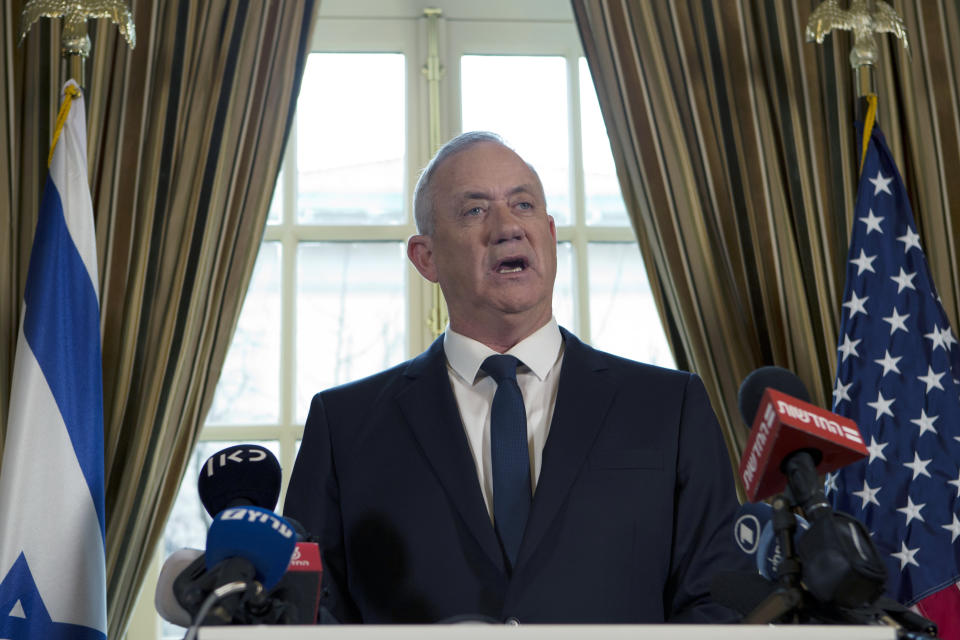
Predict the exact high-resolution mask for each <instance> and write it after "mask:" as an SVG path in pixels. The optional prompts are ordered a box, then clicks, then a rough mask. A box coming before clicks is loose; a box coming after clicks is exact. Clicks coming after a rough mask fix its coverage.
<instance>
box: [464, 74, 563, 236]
mask: <svg viewBox="0 0 960 640" xmlns="http://www.w3.org/2000/svg"><path fill="white" fill-rule="evenodd" d="M460 66H461V83H462V86H461V99H462V100H463V104H462V107H461V109H462V123H463V130H464V131H474V130H486V131H493V132H494V133H499V134H500V135H502V136H503V137H504V139H505V140H506V142H507V144H509V145H510V146H511V147H513V148H514V149H516V151H517V153H519V154H520V155H521V156H523V158H524V160H526V161H527V162H529V163H530V164H532V165H533V167H534V168H535V169H536V170H537V173H538V174H539V175H540V180H541V181H542V182H543V188H544V191H545V192H546V196H547V211H549V212H550V213H551V215H553V217H554V218H555V219H556V221H557V224H561V225H563V224H570V161H569V156H570V149H569V135H568V129H569V127H568V120H569V116H568V111H567V64H566V60H565V59H564V58H562V57H559V56H463V57H462V58H461V63H460Z"/></svg>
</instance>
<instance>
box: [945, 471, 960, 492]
mask: <svg viewBox="0 0 960 640" xmlns="http://www.w3.org/2000/svg"><path fill="white" fill-rule="evenodd" d="M947 484H952V485H953V486H955V487H956V488H957V497H958V498H960V471H958V472H957V479H956V480H949V481H948V482H947Z"/></svg>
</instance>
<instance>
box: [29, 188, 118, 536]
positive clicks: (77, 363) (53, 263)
mask: <svg viewBox="0 0 960 640" xmlns="http://www.w3.org/2000/svg"><path fill="white" fill-rule="evenodd" d="M23 297H24V302H25V312H24V321H23V333H24V336H25V338H26V340H27V344H29V345H30V349H31V350H32V351H33V353H34V356H35V357H36V359H37V362H39V363H40V369H41V370H42V371H43V375H44V377H45V378H46V379H47V384H49V385H50V389H51V391H52V392H53V397H54V398H55V399H56V402H57V407H58V408H59V409H60V413H61V415H62V416H63V421H64V422H65V423H66V425H67V432H68V433H69V434H70V441H71V442H72V443H73V448H74V451H75V452H76V455H77V460H78V461H79V462H80V468H81V469H82V470H83V476H84V478H86V480H87V486H88V487H89V489H90V493H91V495H92V496H93V502H94V505H95V506H96V509H97V519H98V520H99V521H100V533H101V536H104V535H105V534H104V529H105V527H104V504H103V495H104V488H103V442H102V439H101V436H100V425H102V424H103V377H102V373H101V371H102V369H101V363H100V321H99V317H100V309H99V303H98V302H97V293H96V290H95V289H94V287H93V283H92V282H91V281H90V275H89V273H88V272H87V268H86V266H85V265H84V263H83V260H82V259H81V257H80V253H79V251H78V250H77V247H76V245H75V244H74V242H73V238H72V237H71V236H70V232H69V230H68V229H67V223H66V220H65V218H64V212H63V203H62V202H61V200H60V194H59V192H58V191H57V188H56V185H55V184H54V182H53V180H52V179H51V178H49V177H48V178H47V183H46V185H45V186H44V190H43V199H42V200H41V203H40V212H39V220H38V221H37V232H36V236H35V237H34V240H33V249H32V251H31V254H30V267H29V270H28V271H27V284H26V289H25V291H24V296H23ZM98 496H99V498H98Z"/></svg>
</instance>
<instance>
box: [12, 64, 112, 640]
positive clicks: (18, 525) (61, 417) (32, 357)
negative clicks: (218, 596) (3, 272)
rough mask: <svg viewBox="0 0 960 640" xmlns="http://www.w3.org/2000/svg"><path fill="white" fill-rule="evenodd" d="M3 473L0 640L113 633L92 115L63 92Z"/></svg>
mask: <svg viewBox="0 0 960 640" xmlns="http://www.w3.org/2000/svg"><path fill="white" fill-rule="evenodd" d="M62 100H63V103H62V107H61V109H60V115H59V117H58V118H57V130H56V132H55V133H54V140H53V147H52V156H51V159H50V161H49V165H50V172H49V175H48V177H47V181H46V185H45V187H44V191H43V197H42V199H41V203H40V211H39V215H38V219H37V228H36V233H35V235H34V240H33V248H32V250H31V254H30V265H29V268H28V271H27V280H26V288H25V290H24V296H23V307H22V313H21V322H20V332H19V335H18V338H17V350H16V358H15V361H14V372H13V382H12V385H11V396H10V413H9V416H8V421H7V431H6V440H5V443H4V448H3V462H2V467H0V523H2V525H0V527H2V534H0V638H11V639H12V640H21V639H25V638H58V639H61V638H62V639H80V638H83V639H84V640H85V639H87V638H90V639H103V640H105V639H106V637H107V635H106V634H107V607H106V601H107V598H106V563H105V548H104V540H105V537H104V528H105V526H104V525H105V519H104V466H103V374H102V368H101V356H100V307H99V300H98V298H99V294H98V284H97V283H98V276H97V262H96V257H97V256H96V246H95V241H96V238H95V233H94V223H93V205H92V202H91V199H90V187H89V184H88V180H87V166H86V158H87V136H86V114H85V109H84V104H83V95H82V93H81V92H80V88H79V87H78V86H77V83H76V82H74V81H73V80H70V81H68V82H67V83H66V84H65V85H64V89H63V94H62Z"/></svg>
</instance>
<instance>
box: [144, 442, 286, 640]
mask: <svg viewBox="0 0 960 640" xmlns="http://www.w3.org/2000/svg"><path fill="white" fill-rule="evenodd" d="M235 444H258V445H260V446H262V447H265V448H267V449H269V450H270V451H272V452H273V455H275V456H278V457H279V455H280V447H279V443H278V442H277V441H275V440H266V441H253V440H251V441H244V442H243V443H241V442H227V441H222V440H221V441H214V440H204V441H200V442H198V443H197V446H196V448H195V449H194V450H193V455H192V456H190V459H189V460H188V461H187V470H186V473H185V474H184V476H183V480H182V481H181V482H180V492H179V493H178V494H177V499H176V501H175V502H174V503H173V510H172V511H171V512H170V519H169V520H167V526H166V528H165V529H164V531H163V552H162V555H163V559H164V560H166V559H167V558H168V557H169V556H170V554H172V553H173V552H174V551H177V550H179V549H184V548H190V549H201V550H203V549H206V548H207V529H209V528H210V522H211V518H210V516H209V514H207V511H206V510H205V509H204V508H203V504H202V503H201V502H200V495H199V494H198V493H197V479H198V478H199V477H200V469H201V468H202V467H203V463H204V462H206V460H207V458H209V457H210V456H212V455H213V454H215V453H216V452H217V451H220V450H221V449H226V448H227V447H231V446H233V445H235ZM183 633H184V629H183V628H182V627H178V626H176V625H173V624H170V623H169V622H167V621H166V620H163V628H162V631H161V634H162V636H163V637H164V638H173V637H175V638H182V637H183Z"/></svg>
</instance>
